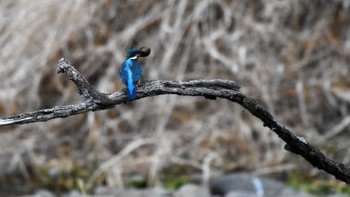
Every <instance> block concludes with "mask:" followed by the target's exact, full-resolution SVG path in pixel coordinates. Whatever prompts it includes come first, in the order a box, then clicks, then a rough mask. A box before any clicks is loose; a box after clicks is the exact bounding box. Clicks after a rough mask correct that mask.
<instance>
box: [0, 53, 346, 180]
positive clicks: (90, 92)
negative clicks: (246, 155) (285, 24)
mask: <svg viewBox="0 0 350 197" xmlns="http://www.w3.org/2000/svg"><path fill="white" fill-rule="evenodd" d="M57 71H58V73H66V74H67V75H68V77H69V79H70V80H72V81H73V82H74V83H75V84H76V85H77V87H78V88H79V91H80V94H82V95H83V96H84V97H85V99H86V100H85V102H83V103H79V104H74V105H67V106H56V107H54V108H50V109H42V110H38V111H35V112H29V113H23V114H20V115H17V116H12V117H6V118H0V127H2V126H6V125H14V124H24V123H33V122H42V121H48V120H51V119H54V118H64V117H68V116H72V115H75V114H81V113H85V112H88V111H97V110H103V109H107V108H113V107H115V106H116V105H118V104H121V103H126V102H128V99H127V96H126V94H125V93H126V92H125V90H120V91H117V92H114V93H112V94H105V93H101V92H99V91H97V90H95V89H94V88H93V87H92V86H91V85H90V84H89V83H88V82H87V80H86V79H85V78H84V77H83V76H82V75H81V74H80V73H79V72H78V71H77V70H76V69H75V68H74V67H73V66H72V65H70V63H68V62H67V61H66V60H64V59H61V60H59V63H58V70H57ZM239 88H240V87H239V85H237V84H236V83H235V82H234V81H229V80H220V79H216V80H192V81H188V82H184V81H160V80H154V81H149V82H144V83H143V84H141V86H139V87H138V89H137V99H141V98H144V97H150V96H157V95H163V94H176V95H182V96H204V97H205V98H207V99H213V100H215V99H216V98H224V99H227V100H230V101H232V102H235V103H238V104H240V105H242V106H243V107H244V108H246V109H247V110H248V111H249V112H250V113H252V114H253V115H254V116H256V117H257V118H259V119H260V120H261V121H262V122H263V124H264V126H266V127H268V128H270V129H271V130H272V131H273V132H275V133H276V134H277V135H278V136H279V137H280V138H281V139H282V140H283V141H284V142H286V145H285V149H286V150H288V151H290V152H292V153H295V154H298V155H301V156H302V157H304V158H305V159H306V160H307V161H308V162H310V163H311V164H312V165H313V166H314V167H317V168H319V169H321V170H324V171H326V172H327V173H329V174H332V175H334V176H335V177H336V178H337V179H339V180H342V181H344V182H345V183H350V169H349V168H348V167H347V166H346V165H345V164H343V163H341V162H337V161H334V160H332V159H329V158H327V157H326V156H325V155H324V154H323V153H322V152H321V151H319V150H318V149H317V148H315V147H313V146H311V145H310V144H309V143H308V142H307V141H306V140H305V139H304V138H302V137H299V136H297V135H295V134H294V133H293V132H292V131H290V130H288V129H287V128H286V127H285V126H284V125H282V124H281V123H279V122H278V121H277V120H276V119H275V118H274V117H273V116H272V115H271V114H270V113H269V112H268V111H267V110H266V109H265V107H263V106H262V105H261V104H260V103H259V102H258V101H257V100H255V99H253V98H251V97H249V96H246V95H244V94H242V93H241V92H239Z"/></svg>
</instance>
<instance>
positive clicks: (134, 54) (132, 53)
mask: <svg viewBox="0 0 350 197" xmlns="http://www.w3.org/2000/svg"><path fill="white" fill-rule="evenodd" d="M144 49H145V48H144V47H141V48H140V49H136V48H131V49H129V51H128V54H127V55H126V59H129V58H132V59H137V58H139V57H146V56H148V55H149V54H150V53H151V49H150V48H148V49H146V50H144Z"/></svg>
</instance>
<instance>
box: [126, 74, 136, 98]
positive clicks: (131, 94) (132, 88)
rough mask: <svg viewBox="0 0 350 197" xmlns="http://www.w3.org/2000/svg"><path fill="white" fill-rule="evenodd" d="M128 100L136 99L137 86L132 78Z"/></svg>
mask: <svg viewBox="0 0 350 197" xmlns="http://www.w3.org/2000/svg"><path fill="white" fill-rule="evenodd" d="M128 98H129V99H135V98H136V85H135V84H134V83H133V81H132V77H128Z"/></svg>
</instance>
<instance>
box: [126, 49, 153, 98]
mask: <svg viewBox="0 0 350 197" xmlns="http://www.w3.org/2000/svg"><path fill="white" fill-rule="evenodd" d="M150 53H151V49H149V48H148V49H146V50H144V47H141V48H140V49H136V48H131V49H129V51H128V53H127V55H126V58H125V61H124V62H123V64H122V65H121V67H120V78H121V80H122V82H123V84H125V85H126V90H127V95H128V99H129V100H133V99H135V98H136V86H137V85H138V84H139V82H140V79H141V76H142V65H141V63H140V62H139V60H138V58H139V57H146V56H148V55H149V54H150Z"/></svg>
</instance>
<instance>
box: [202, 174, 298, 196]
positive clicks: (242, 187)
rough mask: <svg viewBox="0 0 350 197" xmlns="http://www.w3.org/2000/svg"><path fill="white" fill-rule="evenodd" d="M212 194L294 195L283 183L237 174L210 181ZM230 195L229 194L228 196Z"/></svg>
mask: <svg viewBox="0 0 350 197" xmlns="http://www.w3.org/2000/svg"><path fill="white" fill-rule="evenodd" d="M209 188H210V191H211V193H212V194H214V195H221V196H224V195H226V194H228V193H230V192H244V193H247V194H248V193H249V194H254V195H256V196H280V195H282V194H283V195H288V194H295V191H294V190H292V189H290V188H289V187H287V186H286V185H285V184H284V183H282V182H279V181H275V180H271V179H267V178H259V177H256V176H253V175H249V174H245V173H239V174H232V175H228V176H224V177H219V178H216V179H212V180H211V181H210V184H209ZM230 195H231V194H230Z"/></svg>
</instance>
